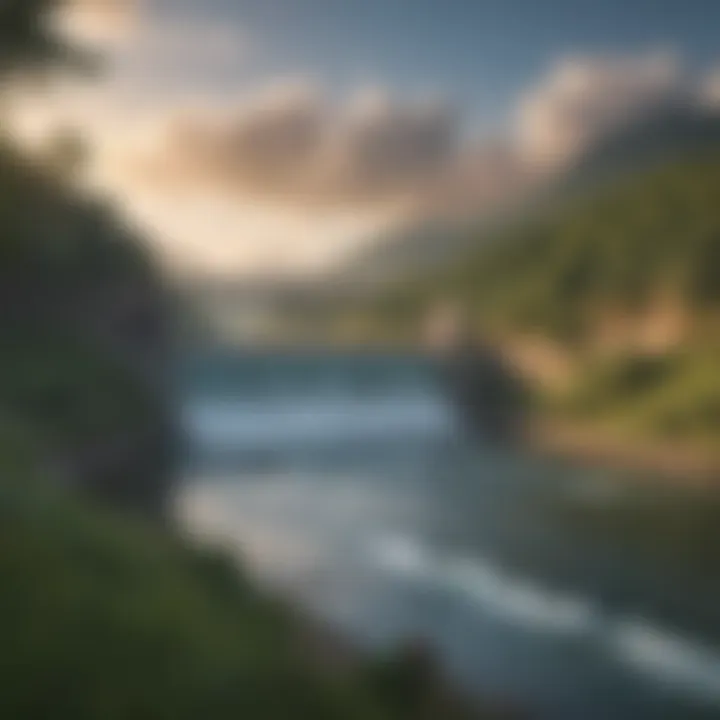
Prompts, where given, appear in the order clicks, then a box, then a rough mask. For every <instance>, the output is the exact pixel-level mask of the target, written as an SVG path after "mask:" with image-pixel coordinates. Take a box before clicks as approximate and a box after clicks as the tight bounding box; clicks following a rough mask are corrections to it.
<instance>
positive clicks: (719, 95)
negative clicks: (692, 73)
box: [700, 68, 720, 110]
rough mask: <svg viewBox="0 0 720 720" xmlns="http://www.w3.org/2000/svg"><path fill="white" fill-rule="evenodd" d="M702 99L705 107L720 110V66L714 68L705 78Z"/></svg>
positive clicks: (701, 93) (702, 86)
mask: <svg viewBox="0 0 720 720" xmlns="http://www.w3.org/2000/svg"><path fill="white" fill-rule="evenodd" d="M700 100H701V102H702V104H703V105H704V106H705V107H707V108H710V109H715V110H720V68H714V69H713V70H711V71H710V72H709V73H708V74H707V75H706V76H705V77H704V78H703V81H702V82H701V84H700Z"/></svg>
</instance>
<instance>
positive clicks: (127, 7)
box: [57, 0, 144, 48]
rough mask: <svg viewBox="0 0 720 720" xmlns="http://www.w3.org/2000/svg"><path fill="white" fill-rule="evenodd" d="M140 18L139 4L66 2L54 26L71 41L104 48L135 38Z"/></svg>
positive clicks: (127, 0) (100, 0)
mask: <svg viewBox="0 0 720 720" xmlns="http://www.w3.org/2000/svg"><path fill="white" fill-rule="evenodd" d="M143 14H144V13H143V5H142V2H141V0H69V1H68V2H66V3H65V4H64V5H63V6H62V8H61V11H60V13H59V15H58V17H57V22H58V23H59V25H60V28H61V29H62V30H63V31H64V32H65V33H67V34H68V35H69V36H70V38H71V39H73V40H76V41H78V42H80V43H83V44H89V45H92V46H97V47H102V48H108V47H115V46H118V45H122V44H125V43H127V42H129V41H130V40H131V39H132V38H133V37H135V36H136V34H137V33H138V32H139V31H140V29H141V28H142V25H143Z"/></svg>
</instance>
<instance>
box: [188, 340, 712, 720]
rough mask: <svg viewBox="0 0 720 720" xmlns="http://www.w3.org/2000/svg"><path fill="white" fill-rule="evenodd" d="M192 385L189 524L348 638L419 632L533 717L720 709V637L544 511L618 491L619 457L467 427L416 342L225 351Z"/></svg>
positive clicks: (465, 676) (366, 642)
mask: <svg viewBox="0 0 720 720" xmlns="http://www.w3.org/2000/svg"><path fill="white" fill-rule="evenodd" d="M184 387H185V390H186V403H185V410H186V422H187V427H188V430H189V432H190V437H191V440H192V452H191V458H190V462H189V466H188V469H187V473H186V482H185V484H184V489H183V492H182V494H181V497H180V500H179V509H178V512H179V513H181V515H182V518H183V521H184V522H185V523H186V524H187V525H188V527H189V528H191V530H192V531H193V532H196V533H201V534H203V535H205V536H210V537H212V538H218V539H220V540H222V541H223V542H224V543H226V544H228V545H230V546H231V547H232V548H234V549H235V550H236V551H237V553H238V554H239V555H240V556H241V557H242V558H243V559H244V561H245V562H246V563H247V564H248V565H249V567H250V568H251V569H252V570H253V571H254V572H255V573H256V574H257V577H258V580H259V581H260V582H266V583H268V584H270V585H272V587H273V588H274V589H275V590H277V591H278V592H280V593H282V594H283V595H285V596H286V597H287V598H289V599H291V600H292V601H293V602H295V603H297V604H299V605H302V606H303V607H304V608H305V609H306V610H307V611H308V612H311V613H313V614H315V615H317V616H318V617H319V618H321V619H322V620H323V621H324V622H326V623H328V624H329V625H332V626H333V627H336V628H338V629H339V630H340V631H341V632H342V633H344V634H346V635H347V636H348V637H350V638H352V639H353V641H354V642H356V643H358V644H359V645H361V646H363V647H367V648H368V649H371V650H381V649H383V648H386V647H389V646H391V645H393V644H394V643H396V642H398V641H401V640H402V639H404V638H408V637H412V638H416V637H422V638H425V639H427V640H428V641H429V642H431V643H432V644H433V646H434V647H435V648H436V649H437V652H438V653H439V654H440V656H441V657H442V659H443V662H444V665H445V667H446V668H447V670H448V672H449V673H450V674H451V675H452V677H453V678H454V679H455V681H456V682H457V683H458V684H460V685H462V686H463V687H465V688H466V689H468V690H469V691H471V692H477V693H478V694H479V695H483V694H489V695H492V696H499V697H506V698H511V699H512V702H513V703H514V704H517V705H520V706H521V707H526V708H528V709H529V710H531V712H532V713H533V716H534V717H538V718H548V719H553V720H565V719H566V718H567V719H568V720H576V719H581V720H595V719H598V720H600V719H605V718H607V719H608V720H611V719H612V720H624V719H625V718H627V719H628V720H630V719H631V718H632V719H633V720H638V719H640V720H642V719H643V718H665V717H668V718H689V717H695V713H697V716H698V717H720V645H717V646H714V645H713V642H712V641H711V638H712V637H716V636H715V635H714V634H712V633H710V631H709V629H708V632H707V633H703V632H702V626H701V627H700V631H698V629H697V622H695V623H692V622H688V623H687V624H684V623H682V622H679V623H677V624H674V623H671V622H670V621H669V620H668V617H667V616H666V615H664V614H663V613H662V612H660V610H658V611H657V612H655V608H656V607H657V608H661V607H662V602H656V601H661V600H663V599H667V597H665V596H668V597H669V594H672V593H673V589H672V588H671V589H668V588H667V584H663V582H662V577H663V574H662V573H661V572H660V573H659V572H658V568H653V567H652V566H651V564H650V563H648V564H647V566H646V565H645V564H644V563H641V562H640V561H638V559H637V558H630V557H626V556H625V555H624V553H623V552H622V551H618V548H617V546H614V545H612V544H608V543H606V542H603V540H602V538H593V537H592V536H587V535H582V536H580V535H578V534H577V532H576V530H575V529H574V528H573V527H572V525H571V524H570V525H568V524H566V523H563V522H559V521H558V519H557V515H555V514H554V513H553V512H552V511H551V509H552V508H553V507H554V506H555V505H556V504H558V503H562V504H563V505H564V506H567V505H568V503H569V504H570V505H572V503H575V502H577V503H579V504H582V503H585V504H587V503H622V502H625V496H626V494H627V493H630V492H632V487H633V485H632V483H630V482H627V483H626V482H623V481H622V480H620V481H618V478H617V477H615V476H614V475H615V474H617V473H613V472H611V471H608V470H602V469H598V468H594V469H590V468H584V467H580V466H573V465H565V464H563V463H561V462H558V461H550V460H548V459H541V458H538V457H533V456H530V455H528V454H524V453H521V452H516V451H512V452H511V451H509V450H507V449H506V450H502V449H499V448H494V447H490V446H484V445H482V444H480V443H477V442H470V441H469V440H468V439H467V438H465V437H464V436H463V433H462V432H461V429H460V428H459V427H458V423H457V420H456V418H455V416H454V413H453V409H452V408H451V407H449V406H448V405H447V403H446V402H445V400H444V398H443V396H442V393H441V392H440V391H439V389H438V387H437V384H436V382H435V381H434V377H433V373H432V368H431V367H430V365H429V364H428V363H427V362H426V361H424V360H422V359H420V358H415V357H409V356H388V355H372V354H364V355H341V354H334V355H332V354H328V355H323V354H320V353H315V354H313V353H306V354H302V353H297V354H294V355H291V354H285V355H271V354H267V355H262V354H244V355H242V354H239V353H237V354H233V353H227V352H226V353H218V354H214V355H207V356H200V357H196V358H193V359H191V360H189V361H188V366H187V368H186V371H185V375H184ZM699 580H702V578H699ZM701 587H702V583H701V582H699V585H698V588H701ZM681 590H682V593H681V594H682V596H683V599H688V601H689V603H688V604H687V606H686V607H685V606H683V607H682V608H681V610H680V611H678V612H679V613H680V615H679V617H681V618H682V612H685V613H687V615H688V619H690V620H692V619H693V606H692V600H693V597H692V596H693V593H694V592H695V591H694V590H693V589H692V588H681ZM700 592H701V590H699V589H698V590H697V591H696V594H699V593H700ZM675 594H677V588H676V589H675ZM718 600H720V598H718ZM705 605H706V606H707V605H708V603H707V602H706V603H705ZM714 607H718V608H719V609H718V610H717V612H718V613H720V602H719V603H718V604H717V605H716V606H714ZM719 620H720V617H719ZM718 625H720V622H719V623H718ZM689 628H690V629H691V630H692V631H690V630H689Z"/></svg>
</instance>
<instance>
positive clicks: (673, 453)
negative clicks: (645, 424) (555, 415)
mask: <svg viewBox="0 0 720 720" xmlns="http://www.w3.org/2000/svg"><path fill="white" fill-rule="evenodd" d="M528 445H529V447H530V448H531V449H532V450H533V451H534V452H538V453H541V454H543V455H549V456H552V457H557V458H562V459H566V460H571V461H577V462H580V463H583V464H597V465H606V466H609V467H614V468H618V469H621V470H627V471H629V472H632V473H636V477H638V478H640V477H648V478H649V477H652V478H653V480H654V481H657V480H662V481H666V482H668V483H683V484H687V485H688V486H691V487H714V488H717V487H720V449H717V450H716V449H714V448H711V447H710V445H709V444H701V443H697V442H692V441H689V442H684V441H680V440H667V441H660V440H652V439H638V438H634V437H629V436H627V435H623V434H622V433H621V432H619V431H617V430H615V431H613V430H612V429H608V428H602V427H598V426H595V425H592V424H585V423H573V422H570V421H567V420H565V421H563V420H556V419H547V418H540V419H536V420H535V421H533V422H532V423H531V426H530V429H529V432H528Z"/></svg>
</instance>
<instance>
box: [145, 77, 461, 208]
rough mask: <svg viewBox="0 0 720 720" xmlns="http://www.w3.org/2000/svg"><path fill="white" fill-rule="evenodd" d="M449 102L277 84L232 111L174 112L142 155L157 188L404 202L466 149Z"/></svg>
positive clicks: (298, 199)
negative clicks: (337, 96) (344, 94)
mask: <svg viewBox="0 0 720 720" xmlns="http://www.w3.org/2000/svg"><path fill="white" fill-rule="evenodd" d="M458 150H459V140H458V133H457V129H456V122H455V116H454V113H453V112H452V111H451V109H450V108H449V107H447V106H446V105H444V104H443V103H440V102H437V101H429V100H418V101H406V100H403V99H400V98H396V97H392V96H391V95H390V94H389V93H385V92H381V91H377V90H374V91H363V92H360V93H357V94H355V95H354V96H353V97H351V98H349V99H348V100H347V102H345V103H343V104H341V105H339V106H338V105H336V104H333V103H332V102H330V100H329V99H328V98H327V96H326V95H324V94H323V93H322V92H321V91H320V89H319V88H318V87H317V86H316V85H315V84H314V83H312V82H310V81H308V80H302V79H301V80H286V81H281V82H277V83H275V84H274V85H272V86H270V87H267V88H265V89H263V90H261V91H258V92H256V93H254V94H251V95H250V96H249V97H246V98H245V99H244V100H243V101H241V102H240V103H239V104H238V105H237V106H236V107H234V108H232V109H231V110H227V109H224V110H222V111H220V112H215V113H213V112H210V113H208V112H202V111H197V112H195V113H192V112H190V113H185V114H183V115H181V116H176V117H171V118H170V119H169V120H168V121H167V123H166V126H165V133H164V138H163V141H162V143H161V144H160V145H159V146H158V147H156V148H155V151H154V152H152V153H150V154H149V156H145V157H142V158H136V159H135V162H134V169H135V172H136V174H137V175H138V176H139V177H140V178H141V179H143V180H145V181H146V182H150V183H151V184H154V185H158V184H159V185H170V186H172V187H173V188H175V189H179V188H183V187H184V188H186V189H190V190H197V189H204V190H213V191H215V192H220V193H230V194H237V195H245V196H247V195H250V196H252V195H259V196H262V197H265V198H274V199H275V200H282V201H286V202H287V201H289V202H293V203H301V204H307V205H319V206H337V205H353V204H363V203H389V202H403V201H408V200H409V199H411V198H413V197H415V196H417V194H418V193H419V192H420V191H421V190H422V188H424V187H428V186H429V185H430V184H431V182H432V181H434V180H437V178H439V177H440V176H441V175H442V174H443V173H445V171H446V169H447V168H448V167H449V166H450V165H452V163H453V162H454V161H455V158H456V157H457V155H458Z"/></svg>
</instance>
